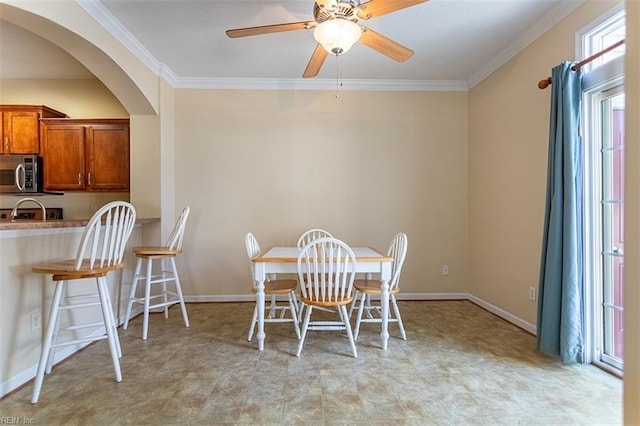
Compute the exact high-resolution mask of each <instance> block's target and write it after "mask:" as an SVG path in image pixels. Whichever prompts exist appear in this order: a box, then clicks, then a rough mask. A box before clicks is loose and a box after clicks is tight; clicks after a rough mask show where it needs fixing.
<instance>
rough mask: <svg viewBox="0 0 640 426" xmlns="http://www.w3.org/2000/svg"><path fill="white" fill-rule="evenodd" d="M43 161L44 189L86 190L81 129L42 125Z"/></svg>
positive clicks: (77, 126) (60, 125)
mask: <svg viewBox="0 0 640 426" xmlns="http://www.w3.org/2000/svg"><path fill="white" fill-rule="evenodd" d="M42 162H43V168H44V185H43V186H44V189H45V190H48V191H65V190H82V189H85V188H86V185H85V132H84V126H80V125H66V124H59V125H52V126H46V125H45V126H43V140H42Z"/></svg>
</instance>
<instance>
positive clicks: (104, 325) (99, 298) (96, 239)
mask: <svg viewBox="0 0 640 426" xmlns="http://www.w3.org/2000/svg"><path fill="white" fill-rule="evenodd" d="M135 221H136V211H135V209H134V207H133V206H132V205H131V204H129V203H127V202H125V201H113V202H111V203H108V204H106V205H104V206H103V207H101V208H100V209H99V210H98V211H96V212H95V214H94V215H93V217H92V218H91V219H90V220H89V222H88V223H87V226H86V227H85V230H84V232H83V234H82V237H81V240H80V245H79V247H78V250H77V254H76V257H75V259H70V260H62V261H58V262H52V263H47V264H43V265H37V266H34V267H33V269H32V270H33V272H36V273H39V274H51V275H53V281H54V282H55V283H56V287H55V290H54V293H53V300H52V302H51V311H50V313H49V322H48V324H47V331H46V333H45V336H44V340H43V343H42V351H41V353H40V361H39V362H38V369H37V372H36V378H35V383H34V386H33V396H32V398H31V402H32V403H33V404H35V403H37V402H38V399H39V397H40V391H41V389H42V382H43V380H44V375H45V372H46V374H49V373H51V368H52V366H53V359H54V354H55V349H56V348H59V347H62V346H68V345H82V344H86V343H88V342H92V341H95V340H103V339H107V340H108V341H109V350H110V352H111V361H112V363H113V369H114V371H115V376H116V382H120V381H121V380H122V372H121V370H120V360H119V358H120V357H121V356H122V350H121V348H120V341H119V340H118V332H117V329H116V327H117V322H116V319H115V315H114V313H113V306H112V304H111V298H110V296H109V289H108V286H107V275H108V274H109V272H111V271H115V270H118V269H122V268H124V261H123V256H124V250H125V247H126V244H127V241H128V240H129V236H130V235H131V232H132V231H133V227H134V225H135ZM84 278H95V280H96V286H97V288H98V291H97V294H96V293H95V292H90V293H82V294H79V293H78V292H75V293H73V294H72V295H70V294H68V293H67V287H68V286H67V284H69V283H70V282H71V281H74V280H80V279H84ZM77 284H78V287H80V286H81V285H86V283H82V282H79V283H77ZM94 306H99V307H100V308H101V320H99V321H96V318H95V314H94V315H92V312H91V311H90V310H88V308H91V307H94ZM74 309H76V310H78V311H79V312H78V311H76V312H75V313H74V314H71V313H69V315H68V316H65V318H64V319H63V320H62V321H61V319H60V317H61V315H62V312H64V311H71V310H74ZM67 318H68V321H69V322H72V321H73V324H66V322H67ZM81 320H83V322H82V323H80V321H81ZM85 320H86V321H85ZM61 324H62V325H61ZM83 329H85V330H86V332H85V333H81V334H79V333H78V332H79V331H81V330H83ZM91 329H93V330H91ZM103 329H104V331H103V333H102V334H101V335H99V336H96V335H94V334H95V330H98V331H102V330H103ZM60 331H64V332H65V334H68V333H66V332H70V334H71V336H70V337H69V340H65V341H62V342H58V338H59V337H60V336H59V332H60ZM87 336H88V337H87Z"/></svg>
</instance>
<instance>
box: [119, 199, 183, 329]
mask: <svg viewBox="0 0 640 426" xmlns="http://www.w3.org/2000/svg"><path fill="white" fill-rule="evenodd" d="M190 211H191V208H190V207H188V206H187V207H186V208H185V209H184V210H183V211H182V213H181V214H180V216H179V217H178V219H177V220H176V223H175V225H174V227H173V230H172V231H171V234H170V235H169V238H168V239H167V243H166V244H165V245H164V246H143V247H134V248H133V252H134V254H135V255H136V257H137V258H138V261H137V263H136V271H135V274H134V276H133V282H132V285H131V294H130V295H129V304H128V305H127V313H126V315H125V320H124V325H123V326H122V328H123V329H124V330H126V329H127V327H128V326H129V320H130V319H131V310H132V308H133V304H134V303H139V304H141V305H143V313H142V314H143V317H142V340H147V335H148V332H149V311H150V310H152V309H157V308H163V311H164V317H165V318H169V308H170V307H171V306H173V305H175V304H177V303H179V304H180V309H181V311H182V318H183V319H184V325H185V327H189V316H188V314H187V307H186V306H185V303H184V296H183V295H182V287H181V285H180V277H179V275H178V268H177V267H176V259H175V258H176V256H177V255H179V254H181V253H182V240H183V238H184V230H185V228H186V226H187V219H188V218H189V212H190ZM154 260H159V261H160V271H159V273H157V274H154V273H153V261H154ZM145 261H146V262H147V268H146V273H145V274H144V275H141V274H140V270H141V269H142V264H143V263H144V262H145ZM166 261H169V266H170V268H167V263H166ZM139 281H144V283H145V286H144V295H143V296H142V297H137V296H136V289H137V288H138V282H139ZM171 281H173V283H174V287H175V291H170V290H169V289H168V288H167V283H169V282H171ZM156 284H160V292H159V293H157V294H154V295H152V294H151V293H152V291H151V287H152V286H154V285H156ZM156 299H161V300H160V301H159V302H158V303H154V304H151V301H152V300H154V301H155V300H156Z"/></svg>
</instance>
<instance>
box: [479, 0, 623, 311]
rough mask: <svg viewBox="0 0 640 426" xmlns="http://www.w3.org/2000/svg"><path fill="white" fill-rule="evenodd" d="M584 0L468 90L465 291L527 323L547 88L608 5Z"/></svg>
mask: <svg viewBox="0 0 640 426" xmlns="http://www.w3.org/2000/svg"><path fill="white" fill-rule="evenodd" d="M616 4H617V2H613V1H590V2H587V3H585V4H584V5H583V6H581V7H580V8H578V9H577V10H576V11H575V12H574V13H572V14H571V15H569V16H568V17H567V18H566V19H564V20H563V21H562V22H560V23H559V24H558V25H556V26H555V27H554V28H552V29H551V30H550V31H548V32H547V33H545V34H544V35H543V36H541V37H540V38H539V39H538V40H536V41H535V42H534V43H532V44H531V45H530V46H529V47H527V48H526V49H525V50H524V51H522V52H521V53H520V54H518V55H517V56H516V57H514V58H513V59H512V60H510V61H509V62H507V63H506V64H505V65H504V66H502V67H501V68H499V69H498V70H497V71H496V72H494V73H493V74H491V75H490V76H489V77H488V78H487V79H485V80H484V81H483V82H482V83H480V84H478V85H477V86H476V87H474V88H473V89H472V90H471V91H470V92H469V129H470V132H469V292H470V293H472V294H473V295H475V296H477V297H479V298H480V299H482V300H484V301H485V302H488V303H490V304H493V305H495V306H497V307H499V308H501V309H503V310H505V311H508V312H510V313H511V314H513V315H515V316H517V317H518V318H521V319H524V320H525V321H527V322H529V323H531V324H535V323H536V306H537V305H536V302H533V301H531V300H529V294H528V292H529V287H530V286H532V287H535V288H536V289H537V287H538V274H539V268H540V252H541V247H542V227H543V221H544V206H545V191H546V178H547V149H548V139H549V135H548V132H549V130H548V129H549V99H550V95H551V88H548V89H546V90H540V89H538V87H537V83H538V81H539V80H541V79H543V78H546V77H548V76H549V75H551V68H552V67H554V66H555V65H557V64H559V63H561V62H562V61H565V60H572V59H573V58H574V56H575V51H574V43H575V38H574V37H575V32H576V31H577V30H578V29H580V28H582V27H583V26H585V25H587V24H588V23H590V22H591V21H593V20H594V19H595V18H597V17H598V16H600V15H601V14H603V13H604V12H606V11H608V10H609V9H611V8H612V7H614V6H615V5H616Z"/></svg>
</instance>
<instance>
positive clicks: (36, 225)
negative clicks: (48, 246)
mask: <svg viewBox="0 0 640 426" xmlns="http://www.w3.org/2000/svg"><path fill="white" fill-rule="evenodd" d="M88 222H89V219H62V220H48V221H42V220H20V219H19V220H16V221H14V222H12V221H6V222H0V231H5V230H14V231H15V230H21V229H56V228H77V227H85V226H87V223H88ZM155 222H160V218H159V217H150V218H138V219H136V225H144V224H148V223H155Z"/></svg>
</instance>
